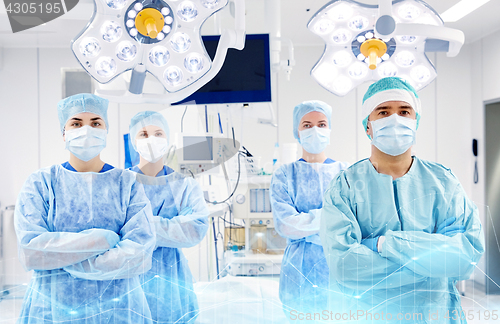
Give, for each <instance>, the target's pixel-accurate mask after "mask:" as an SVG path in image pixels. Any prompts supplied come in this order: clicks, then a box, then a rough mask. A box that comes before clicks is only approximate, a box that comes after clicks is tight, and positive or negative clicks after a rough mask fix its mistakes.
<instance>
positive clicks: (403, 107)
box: [375, 105, 413, 111]
mask: <svg viewBox="0 0 500 324" xmlns="http://www.w3.org/2000/svg"><path fill="white" fill-rule="evenodd" d="M390 108H391V107H389V106H381V107H377V108H375V111H378V110H383V109H390ZM398 109H413V107H412V106H410V105H402V106H399V107H398Z"/></svg>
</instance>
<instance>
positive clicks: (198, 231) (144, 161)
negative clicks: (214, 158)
mask: <svg viewBox="0 0 500 324" xmlns="http://www.w3.org/2000/svg"><path fill="white" fill-rule="evenodd" d="M130 136H131V137H130V138H131V139H132V141H133V142H132V144H133V146H134V148H135V149H136V150H137V151H138V153H139V155H140V156H141V160H140V163H139V165H136V166H134V167H132V171H134V172H137V173H138V176H137V179H138V181H139V182H141V183H142V184H143V185H144V190H145V192H146V195H147V197H148V198H149V200H150V201H151V207H152V209H153V224H154V226H155V229H156V246H157V247H156V249H155V251H154V253H153V266H152V268H151V270H150V271H148V272H147V273H145V274H143V275H141V281H142V283H143V285H142V288H143V289H144V293H145V294H146V298H147V300H148V305H149V309H150V310H151V316H152V318H153V323H155V324H156V323H165V324H166V323H177V324H184V323H194V322H195V320H196V317H197V315H198V312H199V310H198V302H197V299H196V294H195V293H194V290H193V276H192V275H191V271H190V270H189V266H188V262H187V260H186V258H185V257H184V254H183V253H182V250H181V249H182V248H188V247H192V246H195V245H197V244H198V243H200V242H201V240H202V239H203V238H204V237H205V234H206V233H207V230H208V215H209V210H208V207H207V206H206V204H205V198H204V196H203V191H202V190H201V187H200V186H199V184H198V183H197V182H196V180H195V179H193V178H191V177H184V176H183V175H182V174H179V173H177V172H175V171H174V170H172V169H171V168H169V167H168V166H166V165H164V164H163V157H164V155H165V153H166V152H167V150H168V148H169V139H170V134H169V127H168V123H167V120H166V119H165V118H164V117H163V115H161V114H160V113H157V112H154V111H143V112H140V113H138V114H136V115H135V116H134V117H133V118H132V120H131V122H130Z"/></svg>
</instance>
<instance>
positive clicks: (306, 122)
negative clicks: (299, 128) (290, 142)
mask: <svg viewBox="0 0 500 324" xmlns="http://www.w3.org/2000/svg"><path fill="white" fill-rule="evenodd" d="M318 123H326V120H324V119H323V120H319V121H318ZM302 124H312V122H310V121H308V120H304V121H303V122H302Z"/></svg>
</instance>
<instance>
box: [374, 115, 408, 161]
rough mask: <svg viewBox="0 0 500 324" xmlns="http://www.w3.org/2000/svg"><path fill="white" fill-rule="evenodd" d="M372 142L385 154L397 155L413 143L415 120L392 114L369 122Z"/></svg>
mask: <svg viewBox="0 0 500 324" xmlns="http://www.w3.org/2000/svg"><path fill="white" fill-rule="evenodd" d="M371 125H372V130H373V140H372V144H373V145H375V146H376V147H377V148H378V149H379V150H380V151H382V152H384V153H385V154H388V155H392V156H398V155H401V154H403V153H404V152H406V151H408V149H409V148H410V147H411V146H412V145H413V144H415V135H416V128H417V121H416V120H415V119H411V118H408V117H401V116H399V115H398V114H392V115H391V116H390V117H386V118H382V119H378V120H374V121H372V122H371Z"/></svg>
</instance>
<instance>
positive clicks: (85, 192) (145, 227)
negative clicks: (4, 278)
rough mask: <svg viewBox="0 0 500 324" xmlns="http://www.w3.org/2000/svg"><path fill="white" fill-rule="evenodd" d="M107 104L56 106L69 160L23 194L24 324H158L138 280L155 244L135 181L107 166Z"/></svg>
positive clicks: (78, 100) (37, 176)
mask: <svg viewBox="0 0 500 324" xmlns="http://www.w3.org/2000/svg"><path fill="white" fill-rule="evenodd" d="M107 108H108V101H107V100H105V99H102V98H99V97H97V96H94V95H91V94H78V95H74V96H71V97H69V98H66V99H64V100H62V101H60V102H59V104H58V115H59V122H60V127H61V133H62V137H63V139H64V141H65V142H66V149H67V150H69V152H70V158H69V161H68V162H65V163H63V164H56V165H53V166H50V167H47V168H43V169H40V170H38V171H36V172H34V173H32V174H31V175H30V176H29V178H28V179H27V180H26V182H25V184H24V186H23V188H22V190H21V192H20V193H19V196H18V199H17V204H16V210H15V228H16V234H17V238H18V242H19V257H20V261H21V263H22V264H23V265H24V267H25V268H26V270H34V273H33V277H32V280H31V282H30V284H29V287H28V290H27V292H26V295H25V297H24V302H23V306H22V310H21V314H20V318H19V320H18V323H29V324H38V323H40V324H42V323H43V324H46V323H85V324H88V323H151V314H150V312H149V308H148V307H147V301H146V298H145V296H144V293H143V291H142V289H141V285H140V280H139V275H140V274H141V273H144V272H145V271H148V270H149V269H150V268H151V257H152V252H153V249H154V246H155V233H154V227H153V225H152V223H151V221H152V214H151V205H150V203H149V200H148V199H147V197H146V195H145V193H144V189H143V188H142V186H141V185H140V184H139V183H137V181H136V180H135V174H134V173H133V172H130V171H125V170H119V169H115V168H113V167H112V166H111V165H109V164H106V163H104V162H103V161H102V160H101V158H100V152H101V151H102V150H103V149H104V147H105V146H106V135H107V131H108V119H107Z"/></svg>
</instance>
